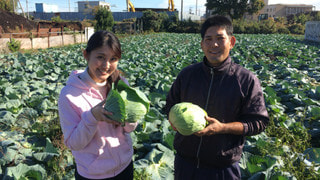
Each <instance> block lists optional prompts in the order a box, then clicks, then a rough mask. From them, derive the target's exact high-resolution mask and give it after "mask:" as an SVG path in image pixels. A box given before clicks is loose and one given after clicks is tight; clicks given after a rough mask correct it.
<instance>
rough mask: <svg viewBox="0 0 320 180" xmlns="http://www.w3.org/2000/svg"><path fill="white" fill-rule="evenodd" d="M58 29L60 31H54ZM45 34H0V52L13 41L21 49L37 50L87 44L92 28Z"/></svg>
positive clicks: (53, 31)
mask: <svg viewBox="0 0 320 180" xmlns="http://www.w3.org/2000/svg"><path fill="white" fill-rule="evenodd" d="M57 29H60V31H55V30H57ZM57 29H53V28H51V31H47V32H41V31H39V32H36V33H34V32H24V33H2V34H0V37H2V38H0V51H5V52H6V51H8V46H7V44H8V42H10V41H11V40H12V39H15V40H17V41H19V42H20V43H21V49H39V48H49V47H56V46H64V45H70V44H76V43H83V42H87V41H88V39H89V38H90V37H91V35H92V34H93V32H94V30H93V28H92V27H87V28H85V30H84V31H63V30H62V29H61V28H57Z"/></svg>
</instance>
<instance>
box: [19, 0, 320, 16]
mask: <svg viewBox="0 0 320 180" xmlns="http://www.w3.org/2000/svg"><path fill="white" fill-rule="evenodd" d="M27 1H28V10H29V11H35V3H46V4H51V5H58V10H59V11H60V12H68V11H69V2H70V11H77V6H78V5H77V2H78V1H80V0H20V2H21V6H22V7H23V9H24V11H26V9H27V6H26V2H27ZM82 1H83V0H82ZM89 1H90V0H89ZM101 1H105V2H108V3H110V4H111V6H112V7H111V11H114V12H121V11H125V10H126V0H101ZM131 2H132V4H133V5H134V7H135V8H167V7H168V0H131ZM196 2H198V4H197V6H196ZM205 3H206V0H183V11H184V12H189V11H191V12H192V13H194V12H195V10H196V7H197V10H198V14H199V13H200V14H203V13H205ZM278 3H279V4H302V3H303V4H308V5H314V6H316V10H318V11H319V10H320V0H308V1H303V2H302V3H301V0H269V4H278ZM174 4H175V8H176V9H178V11H180V9H181V0H174Z"/></svg>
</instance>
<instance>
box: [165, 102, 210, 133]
mask: <svg viewBox="0 0 320 180" xmlns="http://www.w3.org/2000/svg"><path fill="white" fill-rule="evenodd" d="M206 115H207V112H206V111H205V110H203V109H202V108H201V107H200V106H198V105H195V104H192V103H190V102H182V103H178V104H175V105H174V106H172V108H171V109H170V112H169V120H170V122H171V123H172V125H173V126H174V127H175V128H176V129H177V131H178V132H179V133H180V134H182V135H184V136H189V135H191V134H193V133H195V132H198V131H200V130H202V129H204V128H205V127H206V124H207V121H206V120H205V118H204V117H205V116H206Z"/></svg>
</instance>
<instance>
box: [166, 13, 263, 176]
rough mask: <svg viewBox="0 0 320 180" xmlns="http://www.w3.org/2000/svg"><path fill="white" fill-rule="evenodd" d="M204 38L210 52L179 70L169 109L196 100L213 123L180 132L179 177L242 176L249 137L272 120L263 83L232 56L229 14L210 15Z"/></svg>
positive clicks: (176, 145) (204, 46)
mask: <svg viewBox="0 0 320 180" xmlns="http://www.w3.org/2000/svg"><path fill="white" fill-rule="evenodd" d="M201 38H202V40H201V48H202V50H203V52H204V55H205V57H204V58H203V61H202V62H200V63H196V64H193V65H190V66H188V67H186V68H184V69H183V70H182V71H181V72H180V73H179V75H178V76H177V79H176V80H175V82H174V83H173V84H172V87H171V89H170V91H169V93H168V95H167V101H166V111H167V114H168V113H169V111H170V108H171V107H172V106H173V105H175V104H177V103H179V102H191V103H193V104H197V105H199V106H200V107H202V108H203V109H204V110H206V112H207V114H208V116H207V117H206V120H207V121H208V122H209V124H208V125H207V127H206V128H205V129H203V130H201V131H199V132H196V133H194V134H193V135H190V136H183V135H181V134H180V133H179V132H177V133H176V135H175V139H174V148H175V149H176V152H177V153H176V157H175V162H174V164H175V165H174V166H175V172H174V173H175V174H174V176H175V179H181V180H187V179H218V180H223V179H226V180H230V179H241V174H240V167H239V164H238V162H239V160H240V158H241V154H242V149H243V146H244V143H245V136H251V135H256V134H258V133H260V132H262V131H264V129H265V128H266V126H267V124H268V122H269V117H268V113H267V110H266V107H265V103H264V97H263V93H262V90H261V87H260V82H259V79H258V78H257V77H256V76H255V75H254V74H253V73H252V72H250V71H248V70H247V69H245V68H243V67H241V66H240V65H238V64H235V63H234V62H232V61H231V57H230V55H229V53H230V51H231V49H232V48H233V47H234V45H235V43H236V38H235V37H234V36H233V27H232V23H231V21H230V20H229V19H228V18H226V17H224V16H214V17H210V18H208V19H207V20H206V21H205V22H204V23H203V25H202V28H201ZM169 121H170V119H169ZM173 128H174V127H173ZM174 129H175V128H174Z"/></svg>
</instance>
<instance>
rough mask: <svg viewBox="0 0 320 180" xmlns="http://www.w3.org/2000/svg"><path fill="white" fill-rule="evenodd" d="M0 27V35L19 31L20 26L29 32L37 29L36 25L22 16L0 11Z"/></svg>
mask: <svg viewBox="0 0 320 180" xmlns="http://www.w3.org/2000/svg"><path fill="white" fill-rule="evenodd" d="M0 26H1V27H2V33H10V32H16V31H17V30H21V26H23V29H24V30H26V31H31V30H32V29H36V28H37V23H36V22H34V21H31V20H28V19H26V18H24V17H23V16H20V15H17V14H14V13H11V12H7V11H3V10H2V9H0ZM0 30H1V28H0Z"/></svg>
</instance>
